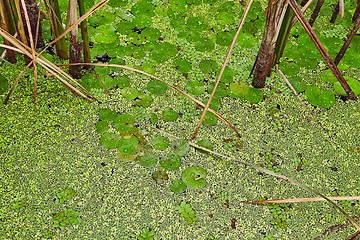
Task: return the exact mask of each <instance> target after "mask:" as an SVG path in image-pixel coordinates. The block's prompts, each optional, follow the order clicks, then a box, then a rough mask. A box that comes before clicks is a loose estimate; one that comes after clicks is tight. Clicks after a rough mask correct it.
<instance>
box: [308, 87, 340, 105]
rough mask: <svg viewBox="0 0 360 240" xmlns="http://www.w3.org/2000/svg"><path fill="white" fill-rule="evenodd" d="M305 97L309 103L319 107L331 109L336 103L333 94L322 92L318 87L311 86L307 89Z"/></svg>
mask: <svg viewBox="0 0 360 240" xmlns="http://www.w3.org/2000/svg"><path fill="white" fill-rule="evenodd" d="M305 95H306V97H307V101H308V102H309V103H310V104H312V105H314V106H317V107H321V108H330V107H332V106H333V105H334V103H335V96H334V94H333V93H332V92H330V91H327V90H321V89H320V88H318V87H316V86H310V87H308V88H307V89H306V91H305Z"/></svg>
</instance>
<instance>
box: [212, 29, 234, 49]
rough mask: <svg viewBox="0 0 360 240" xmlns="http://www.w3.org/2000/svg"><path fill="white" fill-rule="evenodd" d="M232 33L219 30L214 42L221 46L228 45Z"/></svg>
mask: <svg viewBox="0 0 360 240" xmlns="http://www.w3.org/2000/svg"><path fill="white" fill-rule="evenodd" d="M233 37H234V36H233V34H232V33H230V32H226V31H225V32H219V33H218V34H217V35H216V43H217V44H219V45H221V46H229V45H230V44H231V42H232V40H233Z"/></svg>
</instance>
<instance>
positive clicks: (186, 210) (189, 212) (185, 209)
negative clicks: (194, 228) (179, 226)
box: [175, 202, 197, 224]
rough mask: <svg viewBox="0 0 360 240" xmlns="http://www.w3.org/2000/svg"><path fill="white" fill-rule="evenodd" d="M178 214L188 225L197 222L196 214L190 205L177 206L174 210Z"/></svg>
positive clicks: (181, 204)
mask: <svg viewBox="0 0 360 240" xmlns="http://www.w3.org/2000/svg"><path fill="white" fill-rule="evenodd" d="M175 209H176V210H177V211H178V212H179V214H180V215H181V216H182V217H183V218H184V219H185V221H186V222H187V223H188V224H193V223H195V222H196V221H197V217H196V213H195V211H194V209H193V208H192V207H191V205H190V204H188V203H186V202H181V203H180V205H179V206H177V207H176V208H175Z"/></svg>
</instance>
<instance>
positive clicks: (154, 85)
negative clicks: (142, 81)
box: [147, 80, 167, 95]
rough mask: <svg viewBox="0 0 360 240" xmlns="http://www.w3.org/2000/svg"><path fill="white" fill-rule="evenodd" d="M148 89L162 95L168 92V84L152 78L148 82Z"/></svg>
mask: <svg viewBox="0 0 360 240" xmlns="http://www.w3.org/2000/svg"><path fill="white" fill-rule="evenodd" d="M147 89H148V90H149V92H151V93H153V94H156V95H162V94H164V93H165V92H166V90H167V85H166V84H165V83H163V82H161V81H159V80H151V81H150V82H149V83H148V84H147Z"/></svg>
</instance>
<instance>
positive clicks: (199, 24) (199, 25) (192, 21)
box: [186, 17, 208, 32]
mask: <svg viewBox="0 0 360 240" xmlns="http://www.w3.org/2000/svg"><path fill="white" fill-rule="evenodd" d="M204 22H205V19H203V18H200V17H189V18H188V19H187V22H186V26H187V27H188V28H189V29H190V30H194V31H198V32H200V31H205V30H206V29H207V28H208V25H207V24H204Z"/></svg>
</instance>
